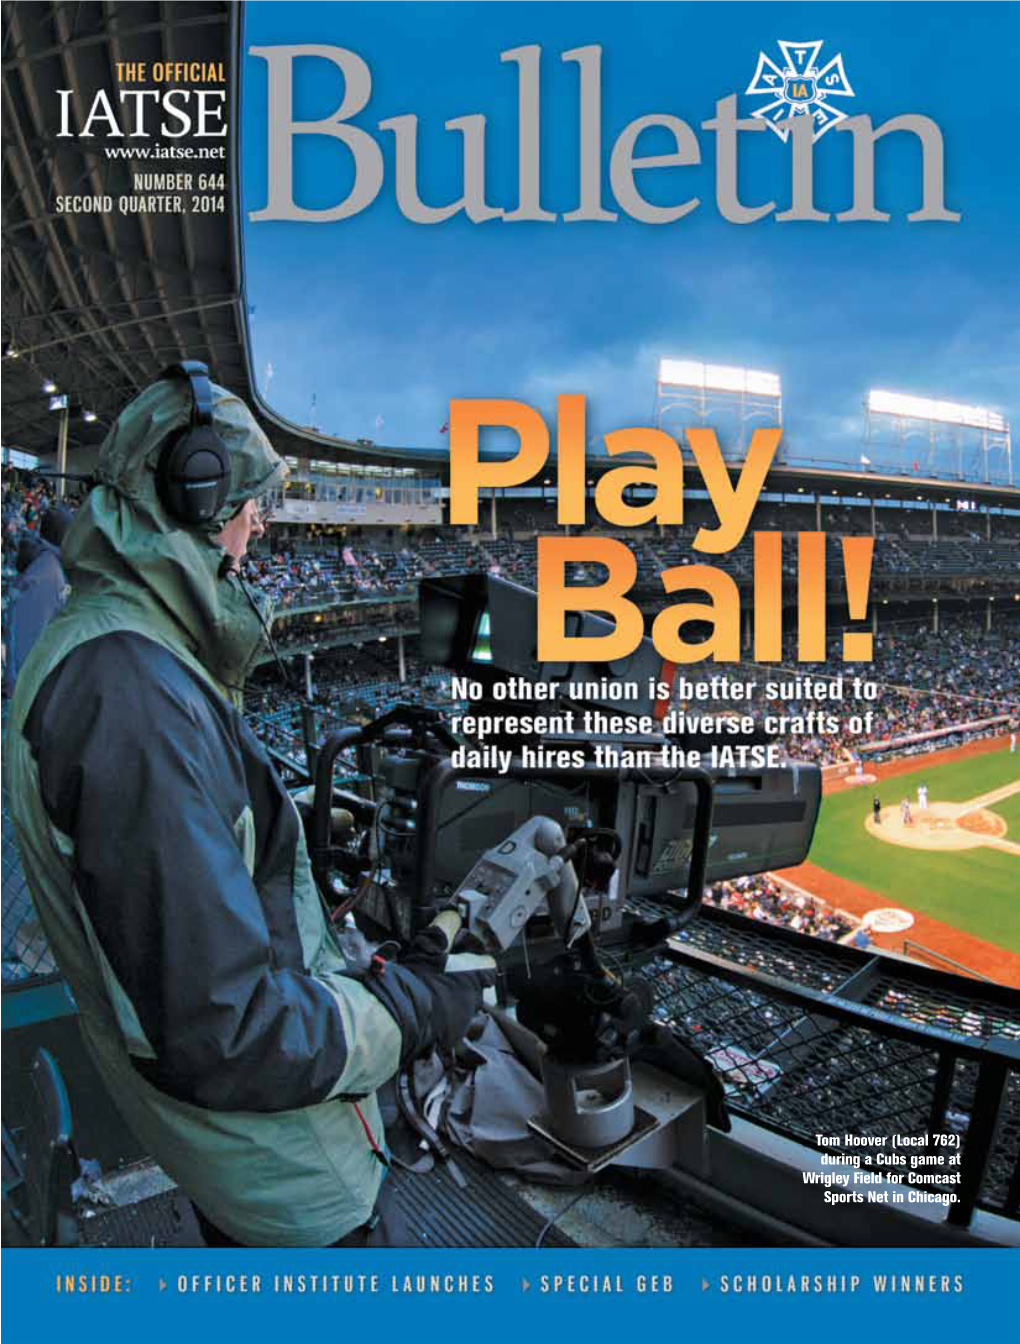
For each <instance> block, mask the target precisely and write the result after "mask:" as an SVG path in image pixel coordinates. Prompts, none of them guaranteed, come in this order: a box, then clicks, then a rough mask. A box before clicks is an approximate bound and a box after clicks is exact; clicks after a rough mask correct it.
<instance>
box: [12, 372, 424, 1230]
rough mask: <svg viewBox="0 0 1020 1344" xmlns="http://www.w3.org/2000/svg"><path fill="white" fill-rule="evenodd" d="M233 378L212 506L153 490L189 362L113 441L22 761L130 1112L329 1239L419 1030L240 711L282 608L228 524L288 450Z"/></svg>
mask: <svg viewBox="0 0 1020 1344" xmlns="http://www.w3.org/2000/svg"><path fill="white" fill-rule="evenodd" d="M214 397H215V424H216V428H217V430H218V432H219V434H220V436H221V438H222V439H223V441H224V442H225V443H226V445H227V447H228V448H229V450H230V455H231V482H230V491H229V495H228V498H227V500H226V503H225V504H224V507H223V509H222V510H221V512H220V514H219V515H218V516H217V517H216V518H215V519H214V520H212V521H211V522H210V523H209V524H208V526H206V527H204V528H182V527H180V526H179V525H178V524H176V523H175V522H174V521H173V519H171V518H170V517H169V516H168V515H167V513H166V511H165V510H164V508H163V506H162V504H161V503H160V501H159V499H158V497H157V493H156V484H155V467H156V462H157V460H158V456H159V450H160V446H161V445H162V443H163V442H164V441H165V439H166V437H167V435H168V434H169V433H170V432H171V431H172V430H174V429H175V428H176V427H177V426H180V425H182V424H183V423H185V422H186V421H187V419H188V417H189V414H190V409H191V400H190V392H189V389H188V387H187V386H186V385H185V384H183V383H179V382H177V381H175V380H174V381H169V380H168V381H162V382H159V383H156V384H154V385H153V386H152V387H150V388H149V389H147V390H146V391H145V392H143V393H142V394H141V395H140V396H139V397H137V398H136V399H135V400H134V401H133V402H132V403H131V404H130V405H129V406H128V407H127V408H126V409H125V410H124V412H123V413H122V414H121V416H120V418H119V419H118V421H117V423H116V425H115V426H114V427H113V429H112V430H111V432H110V434H109V436H108V437H107V439H106V441H105V443H104V444H103V447H102V449H101V453H100V459H99V464H98V476H99V480H100V484H99V485H98V486H97V487H95V488H94V489H93V490H92V491H91V493H90V495H89V497H88V499H87V501H86V503H85V504H84V506H83V507H82V508H81V510H80V511H79V513H78V514H77V515H76V517H75V520H74V523H73V524H72V526H71V529H70V531H69V532H68V534H67V536H66V538H65V540H64V545H63V560H64V564H65V568H66V571H67V576H68V580H69V582H70V584H71V589H72V596H71V599H70V601H69V602H68V604H67V606H66V607H65V608H64V609H63V611H62V612H61V613H60V614H59V615H58V616H57V617H56V618H55V619H54V620H53V621H52V622H51V623H50V625H49V626H48V627H47V628H46V630H45V631H44V633H43V634H42V636H41V637H40V639H39V640H38V641H37V643H36V645H35V647H34V648H33V650H32V652H31V654H30V656H29V658H28V660H27V661H26V663H25V665H24V667H23V668H22V670H21V673H20V675H19V677H18V682H17V687H16V692H15V696H14V700H13V703H12V707H11V713H10V718H9V723H8V732H7V737H6V741H5V744H4V754H5V767H6V770H7V780H8V786H9V791H10V799H11V809H12V815H13V819H14V827H15V835H16V838H17V842H18V848H19V851H20V854H21V859H22V863H23V865H24V869H25V873H26V876H27V878H28V882H29V885H30V888H31V890H32V895H33V898H34V900H35V904H36V909H37V913H38V916H39V919H40V921H41V923H42V925H43V928H44V930H45V932H46V935H47V937H48V939H49V942H50V946H51V948H52V951H53V954H54V956H55V958H56V962H57V965H58V966H59V967H60V970H61V972H62V974H63V975H64V976H65V977H66V979H67V981H68V984H69V985H70V987H71V989H72V991H73V993H74V996H75V999H76V1001H77V1004H78V1008H79V1012H80V1018H81V1028H82V1035H83V1037H84V1039H85V1041H86V1044H87V1046H88V1048H89V1050H90V1051H91V1053H92V1055H93V1057H94V1059H95V1062H96V1065H97V1067H98V1068H99V1071H100V1073H101V1074H102V1076H103V1078H104V1080H105V1082H106V1085H107V1087H108V1088H109V1091H110V1094H111V1096H112V1097H113V1099H114V1101H115V1103H116V1104H117V1106H118V1107H119V1109H120V1110H121V1112H122V1113H123V1115H124V1117H125V1119H126V1121H127V1122H128V1124H129V1125H130V1126H131V1128H132V1129H133V1130H134V1131H135V1133H136V1135H137V1136H138V1138H139V1139H140V1140H141V1141H142V1142H143V1143H144V1144H145V1145H146V1147H147V1148H148V1150H149V1152H151V1154H152V1155H153V1157H154V1158H155V1159H156V1160H157V1161H158V1162H159V1163H160V1165H161V1166H162V1167H163V1168H164V1169H165V1170H166V1171H167V1172H168V1173H169V1175H170V1176H171V1177H172V1178H173V1179H174V1180H175V1181H176V1182H177V1183H178V1184H179V1185H180V1187H181V1188H182V1189H183V1190H184V1192H185V1193H186V1194H188V1195H189V1196H190V1197H191V1198H192V1199H193V1200H194V1202H195V1203H196V1204H197V1205H198V1206H199V1207H200V1208H201V1210H202V1211H203V1213H204V1214H205V1215H206V1217H207V1218H208V1219H210V1221H212V1222H213V1223H215V1224H216V1225H217V1226H218V1227H219V1228H220V1229H222V1231H224V1232H225V1233H227V1235H228V1236H230V1237H231V1238H233V1239H234V1240H236V1241H239V1242H242V1243H245V1244H249V1245H264V1246H276V1245H307V1246H316V1245H320V1246H321V1245H328V1244H329V1243H330V1242H333V1241H335V1240H338V1239H339V1238H340V1237H342V1236H344V1235H345V1234H346V1233H347V1232H349V1231H350V1230H352V1229H353V1228H355V1227H357V1226H359V1225H360V1224H362V1223H363V1222H365V1221H366V1219H367V1218H368V1217H369V1215H370V1213H371V1210H372V1207H373V1205H374V1203H375V1200H376V1197H377V1194H378V1189H379V1185H380V1182H381V1179H382V1176H383V1167H382V1165H381V1164H380V1163H379V1161H378V1160H377V1158H376V1156H375V1155H374V1154H373V1151H372V1146H371V1145H372V1140H370V1138H369V1136H368V1133H366V1130H367V1131H369V1132H370V1133H371V1135H372V1136H373V1139H374V1140H375V1141H377V1142H378V1143H380V1144H381V1142H382V1124H381V1120H380V1116H379V1111H378V1106H377V1103H376V1099H375V1095H374V1093H375V1090H376V1088H378V1087H379V1086H380V1085H381V1084H382V1083H383V1082H384V1081H386V1080H387V1079H389V1078H390V1077H392V1075H393V1074H394V1073H395V1072H396V1070H397V1067H398V1064H399V1057H400V1049H401V1037H400V1030H399V1028H398V1026H397V1024H396V1022H395V1021H394V1020H393V1018H392V1017H391V1016H390V1014H389V1013H387V1012H386V1010H385V1009H384V1008H383V1007H382V1005H381V1004H380V1003H379V1001H378V999H377V998H376V997H374V996H373V995H372V994H370V993H368V992H367V991H366V990H365V989H363V988H362V986H361V985H360V984H359V983H358V982H357V981H356V980H354V979H352V978H350V977H348V976H347V975H345V973H344V972H345V964H344V961H343V957H342V955H341V953H340V951H339V949H338V947H337V946H336V942H335V940H334V938H333V937H332V934H331V931H330V929H329V926H328V924H327V921H326V919H325V917H324V914H323V911H322V907H321V904H320V901H319V897H318V893H317V891H316V888H315V886H314V883H313V880H312V876H311V871H310V868H309V864H308V857H307V853H306V849H305V844H304V838H303V834H302V829H301V826H300V824H299V820H298V816H297V812H296V809H295V808H294V805H293V803H292V801H291V800H290V798H289V797H288V796H287V794H286V791H285V790H284V789H283V786H282V784H281V783H280V781H279V778H278V777H277V776H276V773H275V771H274V770H273V768H272V766H271V764H270V762H269V760H268V758H267V757H266V756H265V753H264V751H263V750H262V748H261V746H260V745H259V744H258V742H257V741H256V740H255V738H254V737H253V735H252V734H251V731H250V730H249V729H248V728H247V725H246V724H245V723H244V722H243V720H242V718H241V716H240V714H239V713H238V709H239V706H240V695H241V690H242V687H243V682H244V677H245V674H246V673H247V671H248V669H249V668H250V666H251V664H252V662H253V659H254V657H255V655H256V653H257V651H258V648H259V645H260V641H261V639H262V638H263V631H262V623H261V621H260V619H259V617H258V615H257V614H256V612H255V611H254V610H253V607H252V602H251V600H250V599H249V597H248V596H247V595H246V593H245V591H244V589H243V587H242V585H241V583H240V582H239V580H238V579H237V577H236V576H235V575H234V574H233V573H231V572H230V566H229V564H228V563H225V561H226V559H227V557H226V556H225V553H224V551H223V550H222V548H221V547H220V546H218V545H217V544H216V541H215V536H216V535H217V533H218V532H219V530H220V528H221V527H222V526H223V524H224V523H225V522H226V521H227V520H228V519H229V518H230V517H232V516H233V514H234V513H235V512H236V511H237V510H238V508H240V507H241V506H242V505H243V504H244V502H245V501H246V500H248V499H250V498H251V497H253V496H255V495H257V494H259V493H261V492H262V491H264V490H265V489H266V488H267V487H268V486H269V485H270V484H272V483H273V482H274V481H275V480H276V479H277V478H278V476H279V475H280V473H281V472H282V463H281V461H280V459H279V458H278V456H277V455H276V453H275V452H274V451H273V449H272V447H271V445H270V444H269V442H268V440H267V439H266V437H265V435H264V434H263V433H262V431H261V430H260V429H259V428H258V426H257V425H256V423H255V421H254V419H253V418H252V416H251V414H250V412H249V411H248V409H247V407H246V406H245V405H244V404H243V402H241V401H240V400H238V399H237V398H236V397H234V396H232V395H231V394H230V393H228V392H226V391H224V390H223V389H222V388H214ZM359 1111H360V1114H359Z"/></svg>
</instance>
